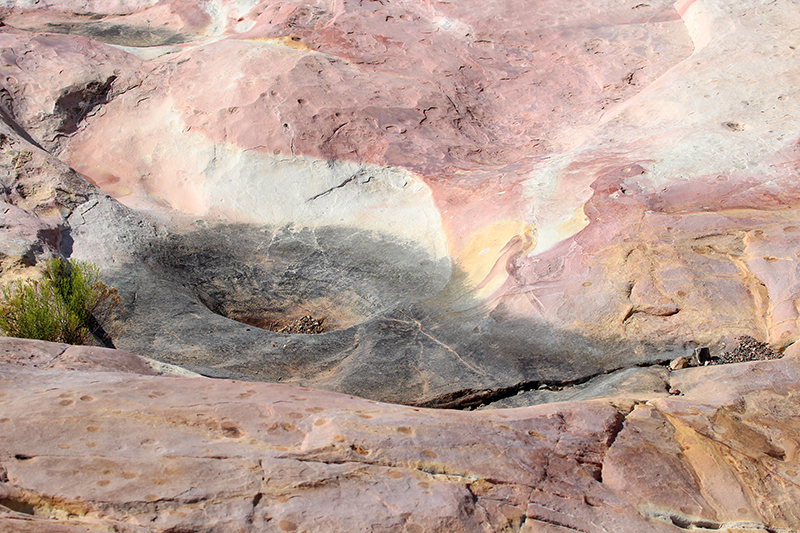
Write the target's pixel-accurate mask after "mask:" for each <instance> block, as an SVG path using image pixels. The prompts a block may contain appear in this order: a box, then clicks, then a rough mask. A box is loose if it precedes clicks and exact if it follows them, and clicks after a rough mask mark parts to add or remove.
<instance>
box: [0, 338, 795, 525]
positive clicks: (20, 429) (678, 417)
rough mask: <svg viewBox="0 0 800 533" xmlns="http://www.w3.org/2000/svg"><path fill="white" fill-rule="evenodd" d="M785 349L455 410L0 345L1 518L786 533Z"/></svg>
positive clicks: (790, 367)
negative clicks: (596, 387)
mask: <svg viewBox="0 0 800 533" xmlns="http://www.w3.org/2000/svg"><path fill="white" fill-rule="evenodd" d="M789 351H790V352H791V353H790V354H788V355H787V356H785V357H784V358H783V359H782V360H777V361H764V362H754V363H741V364H735V365H721V366H710V367H703V368H688V369H684V370H679V371H675V372H672V373H669V372H667V371H666V370H665V371H664V372H663V373H662V375H661V378H662V379H663V380H664V381H665V382H666V383H667V384H668V385H669V386H670V387H672V388H676V389H679V390H680V391H681V394H680V395H678V396H670V395H669V394H668V393H667V392H666V390H664V389H662V390H660V391H658V390H649V391H646V390H635V391H629V392H627V393H622V394H619V392H618V391H617V393H616V394H610V395H605V397H602V396H603V395H602V394H601V395H599V396H601V397H596V398H595V399H594V400H590V401H583V402H563V403H556V404H548V405H541V406H536V407H526V408H521V409H508V410H490V411H478V412H464V411H448V410H431V409H422V408H414V407H406V406H399V405H389V404H382V403H377V402H374V401H368V400H364V399H358V398H354V397H350V396H344V395H341V394H335V393H331V392H322V391H314V390H309V389H306V388H297V387H293V386H289V385H283V384H266V383H246V382H239V381H230V380H214V379H208V378H203V377H183V376H179V375H175V374H172V375H164V374H162V373H161V372H163V371H164V369H160V370H159V369H158V368H155V367H154V366H153V363H152V362H150V361H147V360H144V359H142V358H139V357H137V356H135V355H133V354H129V353H125V352H119V351H113V350H107V349H103V348H86V347H67V346H65V345H54V344H48V343H42V342H39V341H23V340H19V339H8V338H0V415H2V417H0V427H2V431H0V529H2V530H3V531H15V532H16V531H31V532H32V531H36V532H46V533H49V532H84V531H98V530H108V531H119V532H131V533H133V532H140V533H144V532H177V531H181V532H185V533H189V532H212V531H215V532H216V531H239V532H247V531H253V532H255V531H258V532H264V531H313V532H325V531H417V532H421V531H425V532H448V533H452V532H459V531H526V532H534V531H536V532H542V531H546V532H550V531H552V532H556V531H564V530H569V531H582V532H587V533H600V532H608V531H613V532H616V533H623V532H636V533H639V532H642V531H648V532H665V533H666V532H670V531H684V530H695V529H697V530H715V531H731V532H744V531H775V532H788V531H797V530H798V529H799V528H800V503H798V502H800V489H798V487H800V474H798V472H800V464H798V460H799V458H798V450H800V426H799V425H798V424H797V423H796V422H795V420H796V416H795V415H796V413H797V412H798V409H800V405H799V404H798V398H800V385H799V384H800V361H799V360H798V358H797V349H796V348H795V347H792V348H791V349H790V350H789ZM168 370H169V369H168ZM172 370H174V369H172Z"/></svg>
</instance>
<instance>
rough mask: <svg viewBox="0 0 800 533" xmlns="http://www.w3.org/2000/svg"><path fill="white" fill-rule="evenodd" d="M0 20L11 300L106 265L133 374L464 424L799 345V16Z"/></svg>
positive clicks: (163, 9) (376, 11)
mask: <svg viewBox="0 0 800 533" xmlns="http://www.w3.org/2000/svg"><path fill="white" fill-rule="evenodd" d="M2 16H3V23H4V26H3V27H2V28H0V30H2V31H1V32H0V40H1V41H2V47H3V63H2V65H0V74H2V76H0V80H2V90H1V93H2V94H0V104H1V105H0V107H2V118H3V122H4V125H3V128H4V130H3V131H4V133H3V141H2V142H3V145H4V148H3V156H2V157H3V161H2V164H3V166H4V168H5V169H6V176H7V177H6V178H3V179H4V181H3V184H4V190H5V194H4V198H5V202H6V204H8V206H7V207H5V208H4V210H5V214H4V215H2V216H3V217H4V219H5V220H8V221H9V222H7V223H6V226H7V228H8V230H7V231H4V232H3V236H2V243H1V244H2V254H3V256H2V262H3V263H2V265H3V267H2V268H3V272H5V273H6V275H7V276H13V275H23V274H24V267H26V266H30V265H33V264H35V262H36V261H37V258H41V257H46V256H48V255H53V254H59V253H60V254H62V255H64V256H72V257H76V258H80V259H85V260H89V261H92V262H95V263H97V264H98V265H99V266H100V267H101V269H102V270H103V275H104V280H105V281H106V282H108V283H110V284H112V285H115V286H116V287H117V288H118V289H119V291H120V294H121V295H122V297H123V308H122V313H121V315H120V317H119V319H118V320H117V321H116V323H115V324H114V325H112V326H113V327H111V328H110V329H111V332H112V333H113V336H114V342H115V345H116V346H118V347H120V348H123V349H126V350H130V351H133V352H136V353H141V354H143V355H146V356H148V357H153V358H157V359H160V360H163V361H165V362H169V363H174V364H180V365H183V366H187V367H189V368H191V369H193V370H194V371H197V372H199V373H202V374H205V375H209V376H226V377H232V378H242V379H249V380H265V381H282V382H287V383H295V384H301V385H306V386H313V387H318V388H324V389H328V390H333V391H339V392H344V393H350V394H357V395H359V396H363V397H368V398H372V399H376V400H381V401H392V402H400V403H405V404H414V405H420V406H424V405H439V406H448V405H449V406H459V405H460V406H466V405H478V404H481V403H485V402H484V399H485V398H494V397H498V396H503V395H510V394H513V392H514V391H515V390H528V389H531V388H535V387H537V386H538V385H539V384H542V383H559V382H564V383H575V382H581V381H586V380H588V379H591V378H592V377H594V376H599V375H603V374H604V373H607V372H609V371H614V370H618V369H625V368H631V367H635V366H640V365H651V364H655V363H663V362H667V361H670V360H672V359H675V358H676V357H679V356H690V355H691V353H692V352H693V351H694V350H695V349H696V348H698V347H708V348H709V350H710V353H711V354H712V355H720V354H722V353H724V352H725V351H730V350H732V349H734V348H735V346H736V338H738V337H743V336H749V337H753V338H755V339H757V340H758V341H764V342H768V343H769V344H770V345H771V346H772V347H773V348H774V349H776V350H778V351H780V350H783V349H784V348H785V347H787V346H789V345H791V344H792V343H793V342H795V341H796V340H797V338H798V324H797V319H798V311H797V308H796V305H795V303H794V302H795V300H796V299H797V298H798V297H800V288H799V287H800V285H798V282H797V274H796V269H797V264H798V258H797V257H796V254H795V253H794V251H793V250H795V249H797V247H798V240H797V239H798V238H799V237H798V235H800V233H799V232H798V230H797V228H798V227H800V220H798V214H797V213H798V211H797V210H796V209H795V206H796V205H797V203H798V189H797V185H796V184H797V178H798V172H800V171H799V170H798V169H799V168H800V151H799V150H800V149H799V148H798V142H797V139H798V132H800V123H799V121H798V111H797V110H798V109H799V108H798V106H797V100H798V97H800V95H799V94H798V89H797V84H796V72H797V67H798V64H799V62H800V59H798V52H797V51H796V46H795V44H794V41H793V32H795V31H796V30H795V28H796V22H797V21H796V18H797V10H796V6H795V5H794V3H793V2H790V1H788V0H781V1H779V2H772V3H767V2H757V3H756V4H753V5H752V6H751V5H747V6H743V5H740V3H738V2H733V1H730V2H711V1H705V0H696V1H685V2H684V1H681V2H678V3H677V4H675V5H673V4H672V3H671V2H649V3H640V2H638V1H630V2H616V1H614V2H612V1H601V2H595V3H593V4H591V5H590V4H586V5H582V7H581V8H580V9H576V8H575V7H574V6H571V5H570V6H566V5H565V6H560V5H556V4H555V3H553V4H552V5H551V4H542V3H537V4H531V3H529V2H511V3H508V2H505V3H489V4H487V3H486V2H478V1H462V2H458V3H457V5H456V4H448V3H437V4H430V3H420V2H406V1H401V2H392V3H381V2H367V3H364V2H355V1H349V0H347V1H342V2H327V1H321V2H314V3H309V2H292V1H283V2H269V3H267V2H257V1H252V2H232V1H231V2H228V1H221V2H215V3H207V2H185V1H163V2H158V3H154V2H145V1H122V0H120V1H118V2H112V3H105V2H88V3H87V2H83V1H80V2H78V1H74V0H59V1H55V2H49V3H48V5H47V6H39V5H38V4H28V3H14V4H9V5H7V6H6V7H4V8H2ZM73 169H74V170H73ZM75 171H77V173H78V174H76V173H75ZM81 177H83V178H86V180H87V181H83V180H81ZM88 182H91V183H88ZM109 195H110V196H109ZM21 269H22V270H21ZM307 315H308V316H312V317H315V318H317V319H320V318H324V323H325V324H326V331H325V333H323V334H321V335H313V336H305V335H285V334H279V333H276V332H274V331H269V330H268V329H270V328H271V329H273V330H277V329H280V328H281V327H282V326H285V325H287V324H289V323H291V322H293V321H295V320H297V319H299V318H300V317H302V316H307ZM262 328H267V329H262Z"/></svg>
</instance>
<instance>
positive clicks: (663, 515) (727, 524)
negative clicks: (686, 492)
mask: <svg viewBox="0 0 800 533" xmlns="http://www.w3.org/2000/svg"><path fill="white" fill-rule="evenodd" d="M640 512H641V514H642V516H645V517H647V518H650V519H654V520H660V521H661V522H666V523H668V524H671V525H673V526H675V527H677V528H680V529H683V530H686V531H689V530H691V531H698V530H699V531H728V530H751V531H752V530H755V531H766V532H767V533H793V532H795V531H797V530H796V529H792V528H782V527H773V526H770V525H769V524H764V523H762V522H755V521H751V520H730V521H724V522H718V521H716V520H711V519H708V518H700V517H694V516H688V515H685V514H680V513H676V512H674V511H662V510H643V511H640Z"/></svg>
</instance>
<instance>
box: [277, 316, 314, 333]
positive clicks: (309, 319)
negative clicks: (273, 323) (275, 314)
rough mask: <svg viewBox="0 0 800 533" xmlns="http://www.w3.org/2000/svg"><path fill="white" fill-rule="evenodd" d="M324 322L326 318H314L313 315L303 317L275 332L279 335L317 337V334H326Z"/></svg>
mask: <svg viewBox="0 0 800 533" xmlns="http://www.w3.org/2000/svg"><path fill="white" fill-rule="evenodd" d="M324 322H325V317H322V318H314V317H313V316H311V315H305V316H301V317H300V318H298V319H297V320H293V321H292V322H290V323H288V324H286V325H285V326H283V327H282V328H280V329H275V330H274V331H276V332H277V333H305V334H309V335H315V334H317V333H324V332H325V328H324V326H323V323H324Z"/></svg>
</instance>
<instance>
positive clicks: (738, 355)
mask: <svg viewBox="0 0 800 533" xmlns="http://www.w3.org/2000/svg"><path fill="white" fill-rule="evenodd" d="M736 340H737V341H739V344H738V345H737V346H736V348H734V349H733V350H730V351H728V352H725V353H723V354H722V355H721V356H719V358H718V359H716V360H714V361H713V362H712V363H711V364H718V365H721V364H725V363H743V362H745V361H766V360H768V359H780V358H781V354H780V353H778V352H776V351H775V350H773V349H772V348H770V347H769V345H768V344H767V343H765V342H760V341H757V340H756V339H754V338H753V337H751V336H749V335H742V336H741V337H736Z"/></svg>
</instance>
